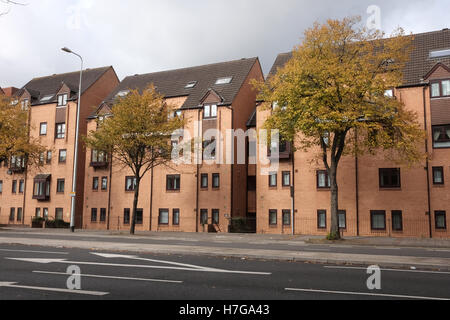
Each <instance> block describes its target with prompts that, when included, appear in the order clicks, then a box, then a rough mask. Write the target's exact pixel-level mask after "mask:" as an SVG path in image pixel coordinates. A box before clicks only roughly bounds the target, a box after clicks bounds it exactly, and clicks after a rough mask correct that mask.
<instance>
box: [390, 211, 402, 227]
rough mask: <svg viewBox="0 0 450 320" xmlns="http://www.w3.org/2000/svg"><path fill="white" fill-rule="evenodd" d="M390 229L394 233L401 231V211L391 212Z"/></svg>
mask: <svg viewBox="0 0 450 320" xmlns="http://www.w3.org/2000/svg"><path fill="white" fill-rule="evenodd" d="M392 229H393V230H394V231H402V230H403V218H402V212H401V211H393V212H392Z"/></svg>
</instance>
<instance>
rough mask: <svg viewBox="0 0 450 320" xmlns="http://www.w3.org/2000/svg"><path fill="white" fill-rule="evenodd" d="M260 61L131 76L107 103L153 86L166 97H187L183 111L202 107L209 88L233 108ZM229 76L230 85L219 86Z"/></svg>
mask: <svg viewBox="0 0 450 320" xmlns="http://www.w3.org/2000/svg"><path fill="white" fill-rule="evenodd" d="M257 61H258V58H250V59H241V60H235V61H229V62H222V63H215V64H209V65H203V66H198V67H191V68H183V69H177V70H170V71H162V72H156V73H149V74H143V75H135V76H129V77H126V78H125V79H124V80H123V81H122V82H121V83H120V84H119V86H118V87H117V88H116V89H115V90H114V91H113V92H112V93H111V94H110V95H109V97H108V98H107V99H106V100H105V101H107V102H109V103H111V102H113V101H114V99H115V97H116V95H117V94H118V93H119V92H121V91H124V90H133V89H137V90H139V91H142V90H143V89H145V88H146V87H147V86H148V85H150V84H153V85H154V86H155V87H156V89H157V91H158V92H160V93H161V94H162V95H164V97H165V98H174V97H183V96H186V97H187V99H186V101H185V103H184V104H183V106H182V109H188V108H195V107H198V106H199V105H201V100H202V99H203V98H204V97H205V95H206V94H207V93H208V91H210V89H212V90H214V92H215V93H216V94H218V95H219V96H220V97H222V98H223V102H222V104H223V105H230V104H232V102H233V100H234V98H235V97H236V95H237V94H238V92H239V90H240V88H241V86H242V85H243V84H244V82H245V79H246V78H247V76H248V74H249V73H250V71H251V69H252V67H253V66H254V64H255V63H256V62H257ZM227 77H232V79H231V83H229V84H216V81H217V80H218V79H221V78H227ZM191 82H196V84H195V86H194V87H193V88H186V85H187V84H188V83H191Z"/></svg>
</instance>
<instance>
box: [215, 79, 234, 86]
mask: <svg viewBox="0 0 450 320" xmlns="http://www.w3.org/2000/svg"><path fill="white" fill-rule="evenodd" d="M232 80H233V77H225V78H219V79H217V81H216V84H219V85H220V84H230V83H231V81H232Z"/></svg>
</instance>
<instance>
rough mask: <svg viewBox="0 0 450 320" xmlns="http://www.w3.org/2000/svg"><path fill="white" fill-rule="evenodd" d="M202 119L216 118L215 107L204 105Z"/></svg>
mask: <svg viewBox="0 0 450 320" xmlns="http://www.w3.org/2000/svg"><path fill="white" fill-rule="evenodd" d="M203 118H204V119H212V118H217V105H215V104H213V105H206V106H204V107H203Z"/></svg>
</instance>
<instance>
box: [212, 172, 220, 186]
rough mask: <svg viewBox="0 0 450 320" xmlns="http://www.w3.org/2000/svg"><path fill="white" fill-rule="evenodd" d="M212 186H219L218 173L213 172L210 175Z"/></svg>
mask: <svg viewBox="0 0 450 320" xmlns="http://www.w3.org/2000/svg"><path fill="white" fill-rule="evenodd" d="M212 187H213V188H214V189H218V188H220V174H219V173H213V175H212Z"/></svg>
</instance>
